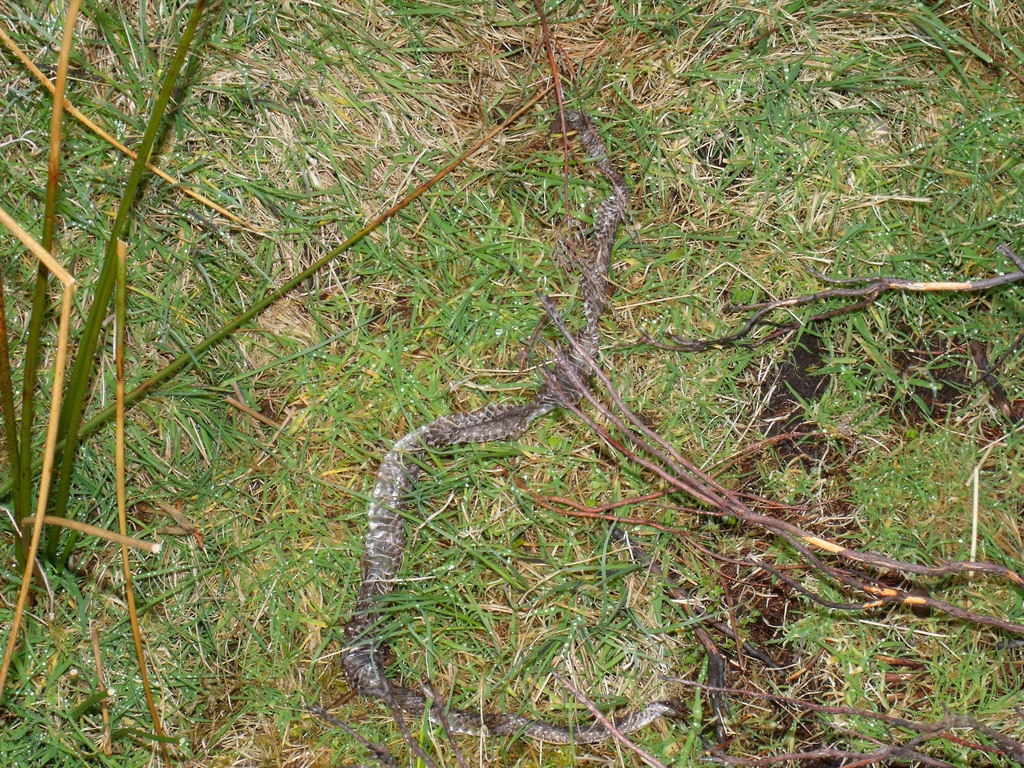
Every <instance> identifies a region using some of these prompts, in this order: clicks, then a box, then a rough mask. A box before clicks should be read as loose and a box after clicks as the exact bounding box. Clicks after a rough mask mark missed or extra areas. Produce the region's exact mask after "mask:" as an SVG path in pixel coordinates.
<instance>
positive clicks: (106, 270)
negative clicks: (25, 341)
mask: <svg viewBox="0 0 1024 768" xmlns="http://www.w3.org/2000/svg"><path fill="white" fill-rule="evenodd" d="M205 5H206V0H196V4H195V5H194V6H193V7H192V15H191V16H190V17H189V20H188V23H187V24H186V25H185V30H184V32H183V33H182V35H181V39H180V40H179V41H178V48H177V50H176V51H175V53H174V58H173V59H172V60H171V63H170V65H169V66H168V68H167V76H166V77H165V78H164V82H163V85H162V86H161V88H160V93H159V95H158V96H157V99H156V103H155V104H154V105H153V112H152V114H151V115H150V117H149V122H148V124H147V125H146V132H145V134H143V137H142V144H141V145H140V146H139V151H138V157H137V158H136V159H135V162H134V164H133V165H132V170H131V174H130V175H129V176H128V182H127V184H126V185H125V190H124V194H123V195H122V197H121V204H120V205H119V206H118V209H117V215H116V217H115V218H114V223H113V225H112V226H111V229H110V233H109V237H108V240H107V247H106V249H105V255H104V259H103V266H102V268H101V270H100V275H99V278H98V279H97V281H96V287H95V290H94V294H93V302H92V307H91V308H90V310H89V315H88V317H87V318H86V321H85V328H84V330H83V331H82V337H81V339H80V340H79V346H78V354H77V356H76V357H75V364H74V366H73V367H72V369H71V375H70V377H69V381H68V392H67V397H66V398H65V408H64V410H63V412H62V413H61V419H60V435H61V437H62V439H63V440H64V445H63V450H62V453H61V462H60V472H59V475H58V479H57V490H56V493H55V494H54V505H53V508H54V514H55V515H56V516H57V517H67V514H66V509H67V501H68V494H69V492H70V490H71V475H72V471H73V469H74V457H75V449H76V448H77V447H78V439H79V434H80V429H81V419H82V413H83V411H84V410H85V400H86V394H87V392H88V388H89V382H90V380H91V379H92V372H93V362H94V359H93V358H94V356H95V354H96V345H97V343H98V341H99V335H100V330H101V328H102V325H103V320H104V318H105V317H106V312H107V306H108V304H109V302H110V294H111V291H112V290H113V287H114V273H115V272H116V263H117V243H118V239H119V238H120V236H121V234H122V232H123V231H124V228H125V225H126V224H127V223H128V215H129V213H130V212H131V209H132V205H133V204H134V202H135V196H136V193H137V192H138V190H139V185H140V183H141V182H142V177H143V174H144V173H145V171H146V162H147V161H148V160H149V157H150V154H151V153H152V151H153V145H154V144H155V143H156V138H157V134H158V133H159V131H160V126H161V124H162V122H163V116H164V112H165V111H166V109H167V104H168V103H169V102H170V100H171V96H172V94H173V92H174V87H175V85H176V83H177V81H178V74H179V73H180V72H181V67H182V65H183V64H184V63H185V57H186V56H187V54H188V50H189V47H190V46H191V44H192V40H193V38H194V37H195V33H196V29H197V28H198V26H199V21H200V19H201V18H202V14H203V8H204V7H205ZM76 538H77V537H76V535H75V534H74V532H72V534H71V535H70V536H69V537H68V542H67V544H66V546H65V547H64V551H63V554H62V557H61V562H66V560H67V558H68V557H69V556H70V554H71V549H72V547H73V546H74V543H75V540H76ZM59 542H60V538H59V536H51V537H50V539H49V541H48V542H47V547H46V554H47V557H48V558H49V559H51V560H52V559H53V558H54V557H55V556H56V554H57V548H58V545H59Z"/></svg>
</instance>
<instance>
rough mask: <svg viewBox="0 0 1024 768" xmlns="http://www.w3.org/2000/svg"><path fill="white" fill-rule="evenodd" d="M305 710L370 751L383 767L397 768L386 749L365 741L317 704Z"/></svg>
mask: <svg viewBox="0 0 1024 768" xmlns="http://www.w3.org/2000/svg"><path fill="white" fill-rule="evenodd" d="M305 709H306V711H307V712H309V713H310V714H311V715H316V716H317V717H319V718H320V719H321V720H323V721H324V722H325V723H328V724H330V725H333V726H334V727H335V728H337V729H339V730H341V731H344V732H345V733H346V734H348V735H349V736H350V737H351V738H353V739H355V740H356V741H357V742H359V743H360V744H362V745H363V746H364V747H366V748H367V749H368V750H370V752H372V753H373V756H374V757H375V758H377V761H378V762H380V764H381V765H383V766H384V767H385V768H398V763H397V762H395V758H394V757H392V756H391V753H390V752H388V750H387V747H385V746H383V745H381V744H377V743H375V742H372V741H367V740H366V739H365V738H363V736H362V734H360V733H359V731H357V730H356V729H355V728H353V727H352V726H350V725H349V724H348V723H346V722H345V721H344V720H339V719H338V718H336V717H335V716H334V715H332V714H331V713H330V712H328V711H327V710H326V709H324V708H323V707H321V706H320V705H319V704H310V705H309V706H307V707H306V708H305Z"/></svg>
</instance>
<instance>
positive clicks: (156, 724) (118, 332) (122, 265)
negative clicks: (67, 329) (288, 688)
mask: <svg viewBox="0 0 1024 768" xmlns="http://www.w3.org/2000/svg"><path fill="white" fill-rule="evenodd" d="M127 261H128V246H127V245H125V243H124V242H123V241H119V242H118V244H117V289H116V293H115V296H114V334H115V336H114V365H115V366H116V369H117V375H116V379H115V385H114V386H115V395H114V403H115V406H116V408H117V416H116V418H115V420H114V474H115V482H116V484H117V527H118V530H119V532H120V533H121V536H122V537H123V539H127V538H128V509H127V507H128V502H127V498H126V495H125V489H124V475H125V462H124V342H125V335H126V334H125V318H126V313H125V304H126V303H127V299H126V290H127V288H126V285H127V282H128V269H127ZM121 563H122V565H123V566H124V593H125V599H126V601H127V603H128V619H129V621H130V622H131V625H132V639H133V640H134V641H135V657H136V658H137V659H138V662H139V676H140V677H141V678H142V690H143V691H144V692H145V695H146V706H147V707H148V708H149V716H150V718H151V719H152V720H153V731H154V732H155V733H156V735H157V736H158V737H162V736H163V735H164V730H163V727H162V726H161V725H160V714H159V713H158V712H157V709H156V702H155V701H154V700H153V689H152V686H150V684H149V672H148V671H147V670H146V654H145V651H144V650H143V648H142V627H140V626H139V614H138V610H137V609H136V607H135V589H134V587H133V586H132V568H131V562H130V561H129V560H128V545H127V543H125V542H124V541H122V542H121ZM158 743H159V744H160V751H161V752H163V755H164V760H165V761H167V760H168V754H167V744H166V743H165V742H163V741H159V740H158Z"/></svg>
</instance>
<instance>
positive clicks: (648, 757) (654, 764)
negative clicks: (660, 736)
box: [553, 672, 668, 768]
mask: <svg viewBox="0 0 1024 768" xmlns="http://www.w3.org/2000/svg"><path fill="white" fill-rule="evenodd" d="M553 674H554V677H555V679H556V680H557V681H558V682H559V683H561V684H562V685H563V686H564V687H565V689H566V690H568V691H569V692H570V693H571V694H572V695H573V696H575V697H576V698H577V700H579V701H580V702H581V703H582V704H583V706H585V707H586V708H587V709H589V710H590V713H591V714H592V715H593V716H594V718H595V719H596V720H597V722H599V723H600V724H601V725H603V726H604V727H605V728H606V729H607V730H608V733H610V734H611V735H612V738H614V739H615V740H616V741H617V742H619V744H621V745H622V746H624V747H625V748H626V749H629V750H632V751H633V752H635V753H636V754H637V756H638V757H639V758H640V759H641V760H643V761H644V762H645V763H647V764H648V765H649V766H651V768H668V766H666V765H665V764H664V763H663V762H661V761H660V760H659V759H658V758H656V757H655V756H654V755H652V754H651V753H650V752H648V751H646V750H645V749H643V748H641V747H638V746H637V745H636V744H634V743H633V742H632V741H630V740H629V739H628V738H626V736H625V735H624V734H623V733H622V731H620V730H619V729H618V728H616V727H615V724H614V723H613V722H612V721H611V720H610V719H609V718H607V717H605V716H604V714H603V713H602V712H601V710H599V709H598V708H597V706H596V705H595V704H594V702H592V701H591V700H590V699H588V698H587V697H586V696H585V695H584V694H583V692H582V691H581V690H580V689H579V688H577V687H576V686H574V685H573V684H572V683H570V682H569V681H568V680H566V679H565V678H564V677H562V676H561V675H560V674H558V673H557V672H554V673H553Z"/></svg>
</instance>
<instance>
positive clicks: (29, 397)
mask: <svg viewBox="0 0 1024 768" xmlns="http://www.w3.org/2000/svg"><path fill="white" fill-rule="evenodd" d="M79 6H80V2H79V0H71V2H70V3H68V12H67V15H66V17H65V20H64V32H63V35H62V37H61V43H60V54H59V56H58V58H57V80H56V83H55V85H54V97H53V111H52V113H51V116H50V159H49V164H48V168H47V175H46V207H45V209H44V213H43V240H42V246H43V249H44V250H46V251H47V252H49V253H52V252H53V245H54V239H55V233H56V230H57V188H58V182H59V180H60V155H61V152H60V148H61V135H62V134H61V125H62V123H63V119H64V101H65V99H64V93H65V91H66V89H67V83H68V62H69V61H70V60H71V40H72V38H73V37H74V33H75V21H76V20H77V19H78V11H79ZM49 275H50V273H49V270H48V269H47V268H46V266H45V264H43V263H40V264H39V269H38V270H37V272H36V283H35V288H34V289H33V292H32V314H31V316H30V318H29V326H28V338H27V339H26V342H25V368H24V373H23V376H22V390H21V440H20V456H19V461H18V471H17V472H14V470H13V466H12V475H11V476H12V477H16V478H17V487H16V488H15V492H14V518H15V521H16V523H17V525H16V526H15V527H16V529H17V533H18V535H20V533H21V521H22V519H23V518H24V517H25V516H26V515H27V514H28V513H29V510H30V509H31V506H32V424H33V421H34V416H35V394H36V373H37V370H38V367H39V342H40V338H41V337H42V333H43V321H44V320H45V319H46V314H47V308H48V304H49V302H48V301H47V283H48V282H49ZM10 445H11V446H12V448H11V450H12V454H11V455H12V457H13V456H14V452H17V451H18V450H19V449H18V447H15V446H16V445H17V444H16V443H13V442H12V443H10ZM27 554H28V551H27V548H26V546H25V541H24V539H19V546H18V563H19V565H22V566H23V565H24V564H25V558H26V556H27Z"/></svg>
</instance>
